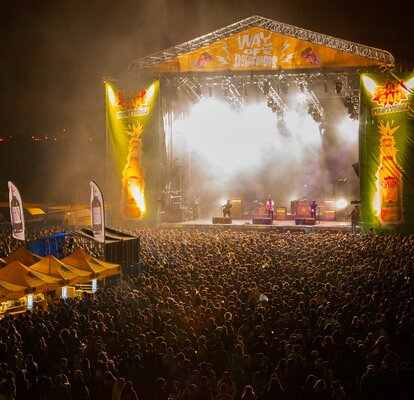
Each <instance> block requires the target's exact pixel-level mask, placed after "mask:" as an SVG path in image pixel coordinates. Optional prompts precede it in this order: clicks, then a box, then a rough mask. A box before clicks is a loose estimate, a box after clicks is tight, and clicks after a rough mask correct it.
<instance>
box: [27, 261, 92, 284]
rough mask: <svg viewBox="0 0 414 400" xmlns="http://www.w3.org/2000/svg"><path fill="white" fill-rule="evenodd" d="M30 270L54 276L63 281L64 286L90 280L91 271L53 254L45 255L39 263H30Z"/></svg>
mask: <svg viewBox="0 0 414 400" xmlns="http://www.w3.org/2000/svg"><path fill="white" fill-rule="evenodd" d="M29 268H30V270H32V271H36V272H39V273H42V274H44V275H47V276H52V277H55V278H57V279H60V280H61V281H62V283H63V284H62V286H66V285H69V284H70V283H81V282H86V281H88V280H90V279H91V278H90V275H91V274H90V273H89V271H84V270H82V269H79V268H76V267H74V266H72V265H69V264H66V263H64V262H62V261H60V260H58V259H57V258H56V257H54V256H52V255H48V256H46V257H43V258H42V259H41V260H40V261H38V262H37V263H35V264H33V265H30V267H29Z"/></svg>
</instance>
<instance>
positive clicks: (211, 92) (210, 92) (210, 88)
mask: <svg viewBox="0 0 414 400" xmlns="http://www.w3.org/2000/svg"><path fill="white" fill-rule="evenodd" d="M208 96H209V97H213V88H212V87H211V86H209V87H208Z"/></svg>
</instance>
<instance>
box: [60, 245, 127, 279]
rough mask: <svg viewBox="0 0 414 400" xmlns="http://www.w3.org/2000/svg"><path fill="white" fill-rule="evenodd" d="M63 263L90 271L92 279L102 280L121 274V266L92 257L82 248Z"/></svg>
mask: <svg viewBox="0 0 414 400" xmlns="http://www.w3.org/2000/svg"><path fill="white" fill-rule="evenodd" d="M62 261H63V262H64V263H65V264H68V265H70V266H72V267H75V268H78V269H81V270H83V271H89V272H90V273H91V274H92V275H93V276H92V277H91V279H102V278H106V277H108V276H112V275H116V274H119V273H121V266H120V265H119V264H113V263H109V262H105V261H102V260H99V259H98V258H95V257H92V256H91V255H89V254H88V253H86V252H85V251H83V250H82V249H81V248H77V249H76V250H75V251H74V252H73V253H72V254H70V255H68V256H67V257H65V258H64V259H63V260H62Z"/></svg>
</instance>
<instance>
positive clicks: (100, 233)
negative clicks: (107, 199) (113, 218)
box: [90, 181, 105, 243]
mask: <svg viewBox="0 0 414 400" xmlns="http://www.w3.org/2000/svg"><path fill="white" fill-rule="evenodd" d="M90 185H91V204H90V205H91V222H92V231H93V235H94V236H95V240H96V241H98V242H101V243H105V210H104V201H103V196H102V192H101V189H99V186H98V185H97V184H96V183H95V182H94V181H91V182H90Z"/></svg>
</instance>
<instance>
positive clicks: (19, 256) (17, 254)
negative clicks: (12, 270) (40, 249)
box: [5, 246, 42, 265]
mask: <svg viewBox="0 0 414 400" xmlns="http://www.w3.org/2000/svg"><path fill="white" fill-rule="evenodd" d="M41 259H42V257H40V256H38V255H37V254H34V253H32V252H31V251H29V250H27V249H26V247H23V246H21V247H19V248H18V249H17V250H16V251H14V252H13V253H11V254H10V255H8V256H7V257H6V258H5V261H6V264H10V263H12V262H13V261H19V262H20V263H22V264H24V265H32V264H34V263H36V262H38V261H39V260H41Z"/></svg>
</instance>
